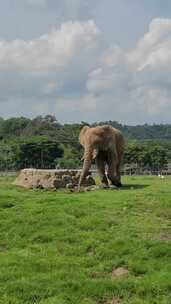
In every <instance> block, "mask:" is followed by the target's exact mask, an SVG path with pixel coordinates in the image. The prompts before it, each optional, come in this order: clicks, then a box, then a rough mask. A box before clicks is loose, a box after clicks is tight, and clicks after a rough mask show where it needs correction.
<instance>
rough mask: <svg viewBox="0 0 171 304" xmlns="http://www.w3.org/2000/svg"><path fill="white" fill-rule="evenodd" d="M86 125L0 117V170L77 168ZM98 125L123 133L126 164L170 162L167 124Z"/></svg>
mask: <svg viewBox="0 0 171 304" xmlns="http://www.w3.org/2000/svg"><path fill="white" fill-rule="evenodd" d="M85 124H87V123H85V122H82V123H80V124H61V123H59V122H58V121H57V119H56V117H55V116H52V115H46V116H44V117H42V116H38V117H36V118H33V119H29V118H25V117H19V118H10V119H6V120H5V119H3V118H0V170H19V169H21V168H26V167H34V168H55V167H60V168H78V167H80V166H81V156H82V153H83V151H82V148H81V147H80V145H79V143H78V136H79V132H80V129H81V127H82V126H83V125H85ZM99 124H110V125H112V126H113V127H116V128H118V129H120V130H121V131H122V132H123V134H124V136H125V138H126V142H127V144H126V149H125V154H124V163H125V164H127V165H132V164H134V165H136V166H137V167H141V168H144V169H147V170H149V169H151V170H162V169H164V168H166V167H167V164H168V162H170V161H171V152H170V151H171V125H170V124H167V125H143V126H126V125H122V124H119V123H118V122H115V121H108V122H100V123H98V125H99ZM95 125H97V123H94V124H92V126H95Z"/></svg>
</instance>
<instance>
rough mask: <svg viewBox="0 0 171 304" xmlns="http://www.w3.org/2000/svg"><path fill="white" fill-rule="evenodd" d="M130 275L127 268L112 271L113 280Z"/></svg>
mask: <svg viewBox="0 0 171 304" xmlns="http://www.w3.org/2000/svg"><path fill="white" fill-rule="evenodd" d="M128 274H129V271H128V269H127V268H126V267H117V268H114V269H113V271H112V279H117V278H120V277H123V276H126V275H128Z"/></svg>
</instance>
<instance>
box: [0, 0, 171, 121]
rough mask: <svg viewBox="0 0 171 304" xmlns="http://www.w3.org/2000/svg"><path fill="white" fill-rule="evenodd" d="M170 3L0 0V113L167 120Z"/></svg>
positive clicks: (74, 118)
mask: <svg viewBox="0 0 171 304" xmlns="http://www.w3.org/2000/svg"><path fill="white" fill-rule="evenodd" d="M170 49H171V1H169V0H163V1H162V0H150V1H147V0H143V1H142V0H141V1H140V0H117V1H116V0H105V1H104V0H6V1H2V0H0V102H1V110H0V116H2V117H11V116H21V115H23V116H29V117H34V116H36V115H44V114H47V113H51V114H55V115H56V117H57V119H58V120H59V121H62V122H73V121H81V120H84V121H85V120H86V121H99V120H110V119H112V120H118V121H120V122H122V123H129V124H142V123H167V122H170V116H171V89H170V87H171V86H170V84H171V83H170V82H171V81H170V73H171V54H170Z"/></svg>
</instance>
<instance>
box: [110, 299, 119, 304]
mask: <svg viewBox="0 0 171 304" xmlns="http://www.w3.org/2000/svg"><path fill="white" fill-rule="evenodd" d="M109 304H121V302H120V301H119V300H118V299H116V298H113V299H112V300H111V302H109Z"/></svg>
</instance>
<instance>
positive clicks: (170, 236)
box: [152, 232, 171, 242]
mask: <svg viewBox="0 0 171 304" xmlns="http://www.w3.org/2000/svg"><path fill="white" fill-rule="evenodd" d="M152 239H153V240H155V241H165V242H169V241H171V232H163V233H159V234H156V235H155V236H153V237H152Z"/></svg>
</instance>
